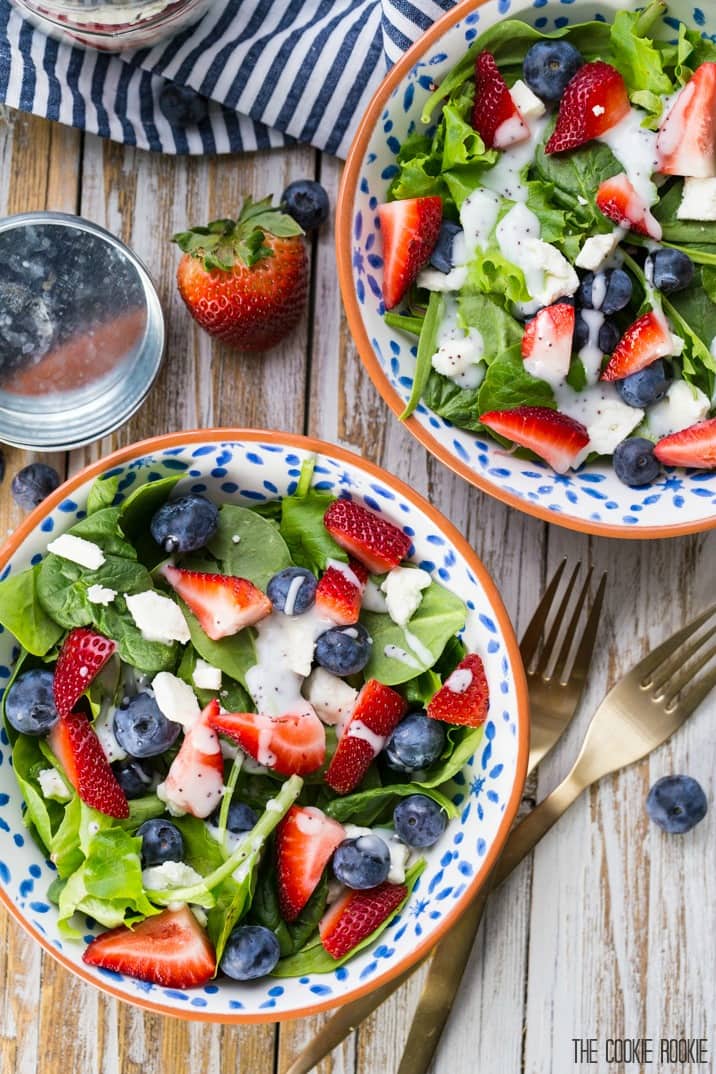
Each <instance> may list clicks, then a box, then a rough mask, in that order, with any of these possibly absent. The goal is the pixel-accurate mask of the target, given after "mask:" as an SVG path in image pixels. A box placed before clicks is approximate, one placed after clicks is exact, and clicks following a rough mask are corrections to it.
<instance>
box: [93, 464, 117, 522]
mask: <svg viewBox="0 0 716 1074" xmlns="http://www.w3.org/2000/svg"><path fill="white" fill-rule="evenodd" d="M118 490H119V474H113V475H112V476H111V477H107V476H106V475H104V474H100V476H99V477H98V478H96V480H95V481H94V483H93V484H92V488H91V489H90V490H89V494H88V496H87V514H88V515H93V514H94V513H95V511H100V510H101V509H102V508H103V507H111V506H112V504H113V503H114V498H115V496H116V495H117V492H118Z"/></svg>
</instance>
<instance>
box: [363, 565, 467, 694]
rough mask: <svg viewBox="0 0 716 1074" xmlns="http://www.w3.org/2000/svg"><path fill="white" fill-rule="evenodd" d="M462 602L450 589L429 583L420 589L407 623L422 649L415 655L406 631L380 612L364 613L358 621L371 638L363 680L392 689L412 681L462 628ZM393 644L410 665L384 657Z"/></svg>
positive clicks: (435, 583) (463, 608)
mask: <svg viewBox="0 0 716 1074" xmlns="http://www.w3.org/2000/svg"><path fill="white" fill-rule="evenodd" d="M465 616H466V608H465V604H464V602H463V601H462V600H461V599H460V597H458V596H456V595H455V593H451V592H450V590H449V589H445V588H444V587H443V586H441V585H438V583H437V582H431V583H430V585H429V586H428V588H427V589H425V590H423V599H422V601H421V602H420V606H419V608H418V610H417V611H416V612H415V615H414V616H413V618H412V619H411V620H410V622H409V623H408V627H407V629H408V631H409V632H410V634H411V635H413V636H414V637H415V638H417V639H418V642H419V643H420V646H419V647H420V648H421V650H422V649H424V650H425V653H424V654H423V653H422V652H421V653H415V652H414V650H413V649H412V648H411V645H410V644H409V639H408V637H407V636H406V631H405V630H404V629H403V628H402V627H400V626H398V624H397V623H394V622H393V620H392V619H391V618H390V616H388V615H386V614H384V613H382V612H368V611H363V612H362V614H361V622H362V623H363V625H364V626H365V627H366V629H367V631H368V633H369V634H370V636H371V637H372V639H373V645H372V648H371V655H370V659H369V660H368V664H367V665H366V668H365V672H364V674H365V677H366V679H378V680H379V681H380V682H382V683H385V684H386V686H395V685H397V684H398V683H402V682H407V681H408V679H413V678H415V675H416V673H420V672H422V671H427V670H428V669H429V668H431V667H432V666H433V664H434V663H435V661H436V660H437V659H438V658H439V656H440V654H441V653H442V651H443V649H444V648H445V645H446V644H447V642H448V640H449V639H450V637H451V636H452V635H453V634H456V633H457V632H458V631H459V630H461V629H462V627H463V626H464V625H465ZM391 645H394V646H396V647H397V648H398V649H402V650H403V651H404V652H405V653H406V654H407V655H408V656H409V657H410V658H411V664H412V666H409V665H408V664H407V663H404V662H403V661H402V660H396V659H395V657H393V656H386V654H385V649H386V647H388V646H391Z"/></svg>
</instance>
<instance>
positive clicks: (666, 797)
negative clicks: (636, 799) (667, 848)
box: [646, 776, 708, 835]
mask: <svg viewBox="0 0 716 1074" xmlns="http://www.w3.org/2000/svg"><path fill="white" fill-rule="evenodd" d="M646 809H647V812H648V814H649V816H650V817H651V819H652V820H653V821H654V823H655V824H657V825H658V826H659V827H660V828H662V829H663V830H664V831H665V832H669V833H670V834H671V835H683V834H684V833H685V832H690V831H691V829H692V828H694V827H696V825H697V824H698V823H699V822H700V821H702V820H703V819H704V817H705V816H706V813H707V811H708V801H707V799H706V795H705V794H704V791H703V788H702V786H701V784H700V783H699V782H698V780H695V779H694V778H693V777H692V776H663V777H662V778H661V779H658V780H657V781H656V783H655V784H654V786H653V787H652V788H651V790H650V791H649V795H648V797H647V799H646Z"/></svg>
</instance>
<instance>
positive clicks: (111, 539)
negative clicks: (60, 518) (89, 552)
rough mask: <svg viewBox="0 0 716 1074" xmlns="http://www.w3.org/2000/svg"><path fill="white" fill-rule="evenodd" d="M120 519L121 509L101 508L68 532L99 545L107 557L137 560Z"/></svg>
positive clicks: (76, 523)
mask: <svg viewBox="0 0 716 1074" xmlns="http://www.w3.org/2000/svg"><path fill="white" fill-rule="evenodd" d="M119 517H120V508H119V507H101V508H100V509H99V510H98V511H95V512H94V514H92V515H88V516H87V518H82V519H80V521H79V522H75V524H74V526H70V528H69V529H68V530H67V532H68V533H72V534H74V535H75V536H76V537H84V539H85V541H92V542H93V543H94V544H96V545H99V547H100V548H101V549H102V551H103V552H104V554H105V555H106V556H122V558H124V559H131V560H136V558H137V553H136V551H135V549H134V547H133V545H131V544H130V543H129V541H128V540H127V539H126V537H125V532H124V530H123V528H122V526H121V525H120V521H119Z"/></svg>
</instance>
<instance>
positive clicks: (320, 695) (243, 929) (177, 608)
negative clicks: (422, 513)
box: [0, 459, 489, 988]
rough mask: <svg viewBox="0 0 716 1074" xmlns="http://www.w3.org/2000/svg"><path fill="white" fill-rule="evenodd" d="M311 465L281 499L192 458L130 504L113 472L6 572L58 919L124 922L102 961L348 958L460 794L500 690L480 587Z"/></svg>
mask: <svg viewBox="0 0 716 1074" xmlns="http://www.w3.org/2000/svg"><path fill="white" fill-rule="evenodd" d="M314 464H315V460H313V459H309V460H307V462H306V463H305V465H304V467H303V470H302V473H301V477H300V479H299V482H298V488H297V489H296V492H295V493H294V494H293V495H291V496H286V497H284V499H283V500H277V501H275V503H272V504H267V505H265V507H262V508H260V509H259V510H255V509H253V508H247V507H243V506H238V505H237V504H233V503H223V504H220V505H219V504H214V503H213V502H212V501H211V500H210V499H209V498H207V497H206V496H204V495H198V494H193V493H189V494H184V495H176V494H172V495H170V493H171V490H172V487H173V485H174V484H175V481H174V480H173V479H168V480H167V481H165V482H164V483H156V482H155V483H154V484H151V483H150V484H148V485H145V486H141V487H140V488H139V489H138V491H137V492H134V493H132V494H131V495H130V497H129V499H128V500H127V501H125V502H124V503H119V504H117V503H116V499H118V497H116V492H117V487H118V482H119V478H118V477H114V478H103V479H99V482H98V485H97V486H96V489H95V490H93V493H92V494H91V496H90V500H89V503H90V505H93V506H90V507H89V508H88V511H89V514H88V517H87V518H85V519H83V520H82V521H80V522H78V523H76V525H75V526H74V527H72V529H71V531H70V532H69V533H67V534H62V535H60V536H59V537H54V538H53V539H52V540H51V541H50V543H49V547H48V552H47V555H46V556H45V557H44V559H43V560H42V563H41V564H40V565H39V566H38V567H35V568H32V569H31V570H30V571H28V572H27V573H26V575H22V574H19V575H15V576H11V578H10V579H8V580H7V581H5V582H0V622H2V623H3V624H5V625H7V626H8V627H9V626H12V629H13V631H14V632H15V634H16V636H17V640H18V643H19V645H20V646H21V651H20V656H19V658H18V661H17V664H16V667H15V670H14V674H13V678H12V680H11V682H10V683H9V686H8V689H7V690H6V692H5V695H4V702H3V715H4V720H5V726H6V731H7V733H8V735H9V737H10V741H11V744H12V745H13V748H14V751H15V758H16V764H15V767H16V771H17V773H18V775H19V776H20V777H21V779H22V781H23V782H22V787H23V790H24V791H25V792H26V794H27V796H28V798H27V801H28V812H27V816H28V820H32V821H33V822H34V821H35V819H36V818H38V817H40V816H46V817H47V820H46V822H43V823H42V824H40V825H39V826H37V825H36V828H37V835H38V838H41V839H43V840H45V845H46V850H47V853H48V855H52V857H53V860H54V861H55V864H56V868H57V874H58V883H57V884H56V885H53V891H52V892H51V894H50V897H51V898H52V899H54V900H56V901H57V905H58V914H59V917H60V920H61V921H62V922H71V919H72V917H73V914H75V913H79V914H82V913H83V912H84V913H85V915H86V914H91V916H92V917H93V918H94V919H95V920H96V921H97V923H98V925H99V926H101V927H104V928H105V929H106V930H107V931H104V932H101V933H100V934H99V935H98V936H97V937H96V938H95V939H93V940H92V941H91V942H90V943H89V944H88V946H87V947H86V949H85V951H84V954H83V958H84V961H85V962H86V963H87V964H89V965H92V966H98V967H102V968H104V969H107V970H111V971H113V972H116V973H123V974H127V975H129V976H134V977H138V978H140V979H142V980H145V981H149V982H152V983H155V984H159V985H162V986H164V987H169V988H192V987H196V986H198V985H202V984H205V983H206V982H207V981H208V980H210V978H211V977H212V976H214V975H215V974H217V973H219V974H223V975H224V976H225V977H226V978H228V979H232V980H235V981H250V980H255V979H257V978H261V977H264V976H266V975H267V974H275V975H279V976H301V975H302V974H303V973H304V972H305V969H304V968H305V965H306V964H307V963H306V960H308V964H310V967H311V969H310V972H318V973H320V972H330V971H331V970H333V969H335V968H336V967H337V966H338V965H340V964H341V962H342V961H344V960H345V959H347V958H350V957H352V955H353V954H354V953H355V952H356V950H357V949H358V948H360V947H361V946H362V945H364V943H365V942H367V941H370V940H372V939H374V938H376V937H377V936H378V935H379V934H380V932H382V931H383V930H384V929H385V928H386V927H387V926H388V925H389V924H390V921H391V920H392V918H393V917H394V915H395V914H396V913H397V912H398V911H399V910H400V908H401V907H402V906H403V905H404V903H405V902H406V900H407V899H408V898H409V897H410V894H411V891H412V890H413V887H414V885H415V883H416V881H417V878H418V876H419V875H420V872H421V871H422V869H423V868H424V867H425V861H424V859H423V858H422V857H421V853H422V851H423V850H424V849H425V848H429V847H431V846H433V845H434V844H435V843H437V842H438V841H439V839H440V838H441V836H442V835H443V833H444V831H445V829H446V827H447V825H448V823H449V821H450V818H451V817H452V816H456V815H457V809H456V807H454V806H453V805H452V800H451V798H450V797H449V793H448V794H447V795H446V791H448V792H449V788H450V780H451V778H452V777H453V776H455V775H456V774H457V773H458V772H459V770H460V768H461V767H462V764H463V759H464V757H465V756H466V754H467V753H468V752H474V751H475V750H476V749H477V747H478V745H479V741H480V737H481V734H482V727H483V725H484V722H485V720H486V718H487V711H488V704H489V691H488V685H487V679H486V676H485V670H484V667H483V664H482V660H481V658H480V656H479V655H478V654H477V653H474V652H467V651H466V649H465V646H464V644H463V643H462V642H461V641H460V640H459V636H458V635H459V632H460V630H461V628H462V626H463V625H464V623H465V619H466V614H467V612H466V607H465V605H464V603H463V601H462V600H461V599H460V598H459V597H457V596H455V595H454V594H452V593H451V592H449V591H448V590H446V589H444V588H443V587H442V586H441V585H440V584H439V583H437V582H435V581H434V580H433V579H432V578H431V576H430V575H429V574H427V572H426V571H424V570H423V569H422V568H419V567H417V566H415V565H414V564H411V563H410V562H409V558H408V557H409V556H410V555H411V553H412V541H411V537H410V536H408V535H407V534H406V533H405V532H403V530H401V529H400V528H399V527H398V526H396V525H395V524H394V523H393V522H391V521H389V520H388V519H387V518H385V517H384V516H383V515H381V514H378V513H376V512H374V511H372V510H369V509H368V508H366V507H363V506H362V505H361V504H359V503H357V502H355V501H352V500H349V499H340V500H339V499H336V498H335V497H333V496H332V495H331V494H329V493H326V492H322V491H320V490H317V489H313V488H311V478H312V473H313V466H314ZM112 481H113V482H114V484H106V485H105V482H108V483H109V482H112ZM95 491H97V492H98V493H101V495H97V496H96V497H95V495H94V492H95ZM95 503H101V504H105V505H106V504H110V506H94V504H95ZM266 516H267V517H266ZM18 585H20V586H21V587H22V585H26V586H27V587H28V588H27V593H28V602H29V604H30V605H31V606H32V615H28V616H27V617H25V618H24V619H23V621H22V622H20V623H18V621H17V617H16V616H15V615H14V614H13V608H14V604H15V600H16V594H17V591H18V590H17V587H18ZM70 593H71V598H70V596H69V594H70ZM378 638H380V639H385V640H381V641H380V642H378V641H377V639H378ZM426 673H428V674H426ZM383 680H387V681H383ZM448 727H450V728H451V733H450V735H449V736H448V734H447V728H448ZM19 742H21V743H22V746H23V749H22V750H20V749H18V743H19ZM25 758H31V760H30V761H26V760H25ZM376 790H380V800H379V801H377V802H376V798H375V794H376ZM42 810H46V813H44V814H43V813H42ZM73 832H74V833H75V834H74V836H73V834H72V833H73ZM73 839H74V843H73ZM86 871H91V874H92V876H93V877H95V878H97V877H101V884H100V886H99V888H98V887H97V886H96V884H95V892H98V891H101V895H99V894H94V895H93V896H92V899H91V902H88V901H86V900H85V895H84V893H85V887H84V879H83V877H84V876H85V872H86ZM93 882H94V881H93ZM316 949H318V951H319V952H320V957H319V956H318V955H317V953H316ZM307 951H309V952H310V954H309V953H306V952H307Z"/></svg>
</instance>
